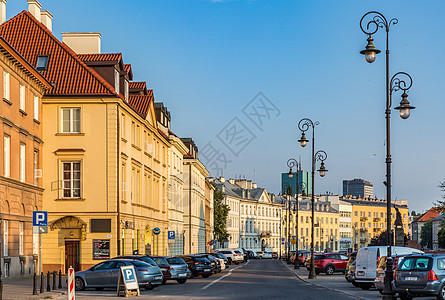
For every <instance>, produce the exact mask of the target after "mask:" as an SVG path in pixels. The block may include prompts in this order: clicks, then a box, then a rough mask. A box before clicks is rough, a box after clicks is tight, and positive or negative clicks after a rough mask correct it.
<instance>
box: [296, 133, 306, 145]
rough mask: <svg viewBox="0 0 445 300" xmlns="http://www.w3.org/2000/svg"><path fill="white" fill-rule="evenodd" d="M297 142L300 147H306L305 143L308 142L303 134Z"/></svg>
mask: <svg viewBox="0 0 445 300" xmlns="http://www.w3.org/2000/svg"><path fill="white" fill-rule="evenodd" d="M298 141H299V142H300V145H301V147H306V145H307V142H309V141H308V139H307V138H306V135H305V134H304V132H303V133H302V134H301V138H300V139H299V140H298Z"/></svg>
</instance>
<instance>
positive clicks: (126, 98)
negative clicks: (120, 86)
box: [124, 79, 128, 101]
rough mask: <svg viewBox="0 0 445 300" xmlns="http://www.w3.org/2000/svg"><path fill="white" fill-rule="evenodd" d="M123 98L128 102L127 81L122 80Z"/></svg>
mask: <svg viewBox="0 0 445 300" xmlns="http://www.w3.org/2000/svg"><path fill="white" fill-rule="evenodd" d="M124 97H125V100H127V101H128V80H127V79H124Z"/></svg>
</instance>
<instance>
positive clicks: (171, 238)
mask: <svg viewBox="0 0 445 300" xmlns="http://www.w3.org/2000/svg"><path fill="white" fill-rule="evenodd" d="M168 239H169V240H174V239H175V231H169V232H168Z"/></svg>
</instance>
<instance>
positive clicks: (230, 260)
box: [228, 257, 232, 265]
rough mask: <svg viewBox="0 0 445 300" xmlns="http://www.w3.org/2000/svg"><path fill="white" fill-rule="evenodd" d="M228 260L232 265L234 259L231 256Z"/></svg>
mask: <svg viewBox="0 0 445 300" xmlns="http://www.w3.org/2000/svg"><path fill="white" fill-rule="evenodd" d="M228 262H229V265H231V264H232V259H231V258H230V257H229V259H228Z"/></svg>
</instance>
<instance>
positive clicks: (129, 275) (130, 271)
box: [124, 268, 136, 284]
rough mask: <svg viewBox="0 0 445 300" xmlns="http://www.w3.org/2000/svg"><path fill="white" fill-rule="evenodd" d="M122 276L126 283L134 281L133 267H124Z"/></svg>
mask: <svg viewBox="0 0 445 300" xmlns="http://www.w3.org/2000/svg"><path fill="white" fill-rule="evenodd" d="M124 277H125V282H126V283H127V284H128V283H133V282H136V276H135V275H134V269H133V268H131V269H130V268H128V269H125V270H124Z"/></svg>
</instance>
